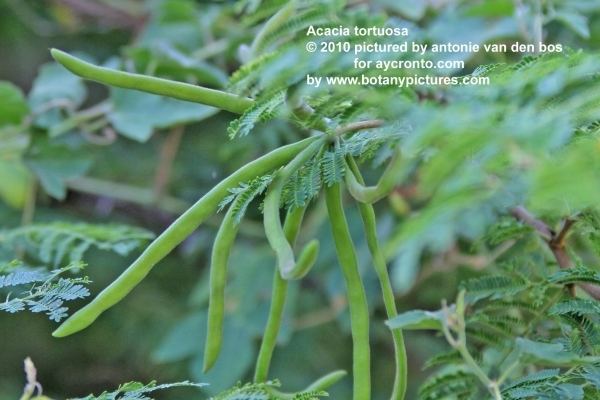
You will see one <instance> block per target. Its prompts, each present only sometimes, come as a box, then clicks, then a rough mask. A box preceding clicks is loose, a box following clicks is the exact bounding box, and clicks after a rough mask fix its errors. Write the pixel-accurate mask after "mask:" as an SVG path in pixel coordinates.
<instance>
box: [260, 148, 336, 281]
mask: <svg viewBox="0 0 600 400" xmlns="http://www.w3.org/2000/svg"><path fill="white" fill-rule="evenodd" d="M325 139H326V138H322V139H321V140H318V141H316V142H314V143H312V144H311V145H310V146H308V147H307V148H306V149H304V150H303V151H301V152H300V153H299V154H298V155H297V156H296V157H295V158H294V159H293V160H292V161H291V162H290V163H289V164H288V165H286V166H285V167H283V169H281V170H280V171H279V172H278V173H277V175H276V176H275V179H274V180H273V183H272V184H271V186H270V187H269V189H268V190H267V195H266V196H265V203H264V210H263V214H264V219H263V222H264V226H265V234H266V235H267V240H268V242H269V245H270V246H271V248H272V249H273V251H275V254H276V256H277V266H278V269H279V272H280V273H281V276H282V277H283V278H284V279H299V278H301V277H302V276H304V275H306V273H307V272H308V270H309V269H310V268H311V267H312V264H313V263H314V261H315V260H316V257H317V252H318V250H319V245H318V243H317V242H316V241H311V242H310V243H309V244H308V245H306V246H305V247H304V249H303V250H302V252H301V256H300V258H299V260H300V261H301V262H298V263H296V259H295V257H294V250H293V249H292V246H291V245H290V242H289V241H288V240H287V239H286V237H285V233H284V231H283V227H282V226H281V218H280V216H279V204H280V201H281V192H282V190H283V186H284V184H285V182H286V181H287V180H288V179H289V178H290V176H291V175H292V174H293V173H294V172H295V171H296V170H298V169H299V168H300V167H302V165H304V164H305V163H306V162H307V161H308V160H310V158H311V157H312V156H313V155H314V154H315V153H317V151H319V149H320V148H321V147H322V146H323V142H324V141H325Z"/></svg>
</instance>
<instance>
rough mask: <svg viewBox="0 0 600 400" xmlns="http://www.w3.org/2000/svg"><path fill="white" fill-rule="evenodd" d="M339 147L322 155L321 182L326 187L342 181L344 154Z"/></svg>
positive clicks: (344, 171) (344, 170) (344, 167)
mask: <svg viewBox="0 0 600 400" xmlns="http://www.w3.org/2000/svg"><path fill="white" fill-rule="evenodd" d="M340 149H341V147H336V148H335V149H332V150H328V151H326V152H325V153H324V154H323V160H322V161H321V169H322V171H323V181H324V182H325V184H327V186H332V185H335V184H336V183H338V182H341V181H342V179H344V174H345V173H346V166H345V164H344V152H343V151H341V150H340Z"/></svg>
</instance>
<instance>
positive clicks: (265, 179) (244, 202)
mask: <svg viewBox="0 0 600 400" xmlns="http://www.w3.org/2000/svg"><path fill="white" fill-rule="evenodd" d="M272 181H273V175H264V176H259V177H257V178H255V179H253V180H251V181H250V182H248V183H241V184H240V186H238V187H237V188H233V189H230V190H229V192H230V193H231V194H230V195H229V196H227V197H225V198H224V199H223V201H221V203H220V204H219V212H220V211H222V210H223V208H225V207H226V206H227V205H228V204H230V203H231V207H233V208H234V211H233V212H234V214H233V215H234V221H235V223H237V224H239V223H240V222H241V220H242V218H244V215H245V214H246V210H248V206H249V205H250V203H252V201H253V200H254V199H255V198H256V197H257V196H260V195H261V194H262V193H263V192H264V191H265V190H266V189H267V187H268V186H269V184H270V183H271V182H272Z"/></svg>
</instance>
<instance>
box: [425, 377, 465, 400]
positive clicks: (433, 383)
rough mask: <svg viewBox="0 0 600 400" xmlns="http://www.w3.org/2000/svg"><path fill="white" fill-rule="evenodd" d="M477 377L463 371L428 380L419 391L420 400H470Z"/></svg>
mask: <svg viewBox="0 0 600 400" xmlns="http://www.w3.org/2000/svg"><path fill="white" fill-rule="evenodd" d="M474 384H475V377H474V376H473V375H471V374H470V373H468V372H465V371H463V370H453V371H446V372H442V373H439V374H436V375H434V376H432V377H430V378H428V379H427V380H426V381H425V382H424V383H423V385H422V386H421V388H420V389H419V400H442V399H468V398H470V397H468V396H470V395H471V394H472V392H473V386H474Z"/></svg>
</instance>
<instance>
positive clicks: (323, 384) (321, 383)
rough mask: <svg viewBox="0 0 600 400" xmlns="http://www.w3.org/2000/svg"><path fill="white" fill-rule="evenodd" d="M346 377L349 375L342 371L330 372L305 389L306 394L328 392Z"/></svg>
mask: <svg viewBox="0 0 600 400" xmlns="http://www.w3.org/2000/svg"><path fill="white" fill-rule="evenodd" d="M346 375H348V373H347V372H346V371H344V370H342V369H340V370H337V371H333V372H330V373H328V374H327V375H325V376H323V377H321V378H319V379H318V380H316V381H314V382H313V383H311V384H310V385H309V386H307V387H306V389H304V392H318V391H320V390H327V389H329V388H330V387H331V386H333V385H335V384H336V383H338V382H339V381H340V380H341V379H342V378H343V377H345V376H346Z"/></svg>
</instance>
